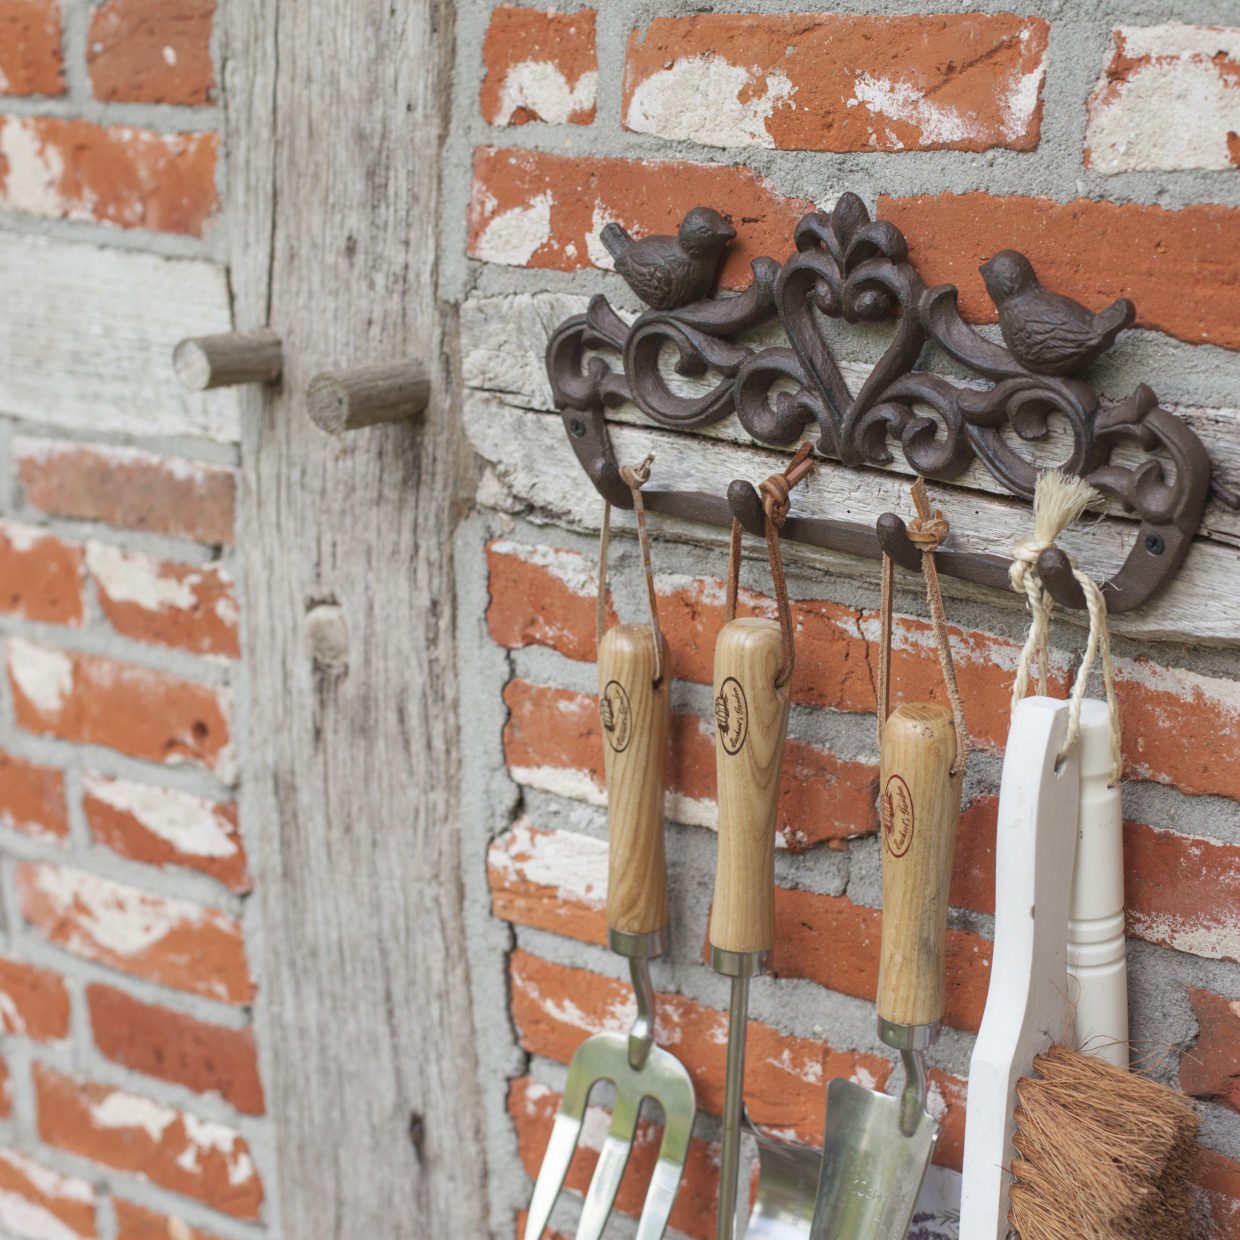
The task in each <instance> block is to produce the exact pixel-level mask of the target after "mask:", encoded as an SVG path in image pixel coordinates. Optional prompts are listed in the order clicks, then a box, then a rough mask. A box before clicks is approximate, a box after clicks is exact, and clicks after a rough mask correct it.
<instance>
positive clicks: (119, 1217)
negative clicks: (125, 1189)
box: [112, 1197, 219, 1240]
mask: <svg viewBox="0 0 1240 1240" xmlns="http://www.w3.org/2000/svg"><path fill="white" fill-rule="evenodd" d="M112 1208H113V1210H114V1211H115V1212H116V1240H219V1238H218V1237H217V1236H214V1235H210V1234H208V1233H207V1232H205V1231H199V1230H198V1228H197V1227H190V1226H188V1225H187V1224H186V1223H185V1222H184V1221H183V1220H182V1219H179V1218H171V1217H169V1216H168V1215H166V1214H156V1213H155V1212H154V1211H153V1210H144V1209H143V1208H142V1207H141V1206H135V1205H134V1204H133V1203H132V1202H129V1201H122V1200H121V1199H120V1198H119V1197H113V1198H112Z"/></svg>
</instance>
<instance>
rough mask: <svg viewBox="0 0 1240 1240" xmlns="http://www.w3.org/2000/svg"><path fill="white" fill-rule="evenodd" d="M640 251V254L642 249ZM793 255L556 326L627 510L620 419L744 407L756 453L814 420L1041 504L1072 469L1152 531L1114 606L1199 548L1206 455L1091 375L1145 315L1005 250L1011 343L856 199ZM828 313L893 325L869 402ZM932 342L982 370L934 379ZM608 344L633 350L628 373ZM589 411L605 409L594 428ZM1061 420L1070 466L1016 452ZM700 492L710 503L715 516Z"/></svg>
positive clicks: (864, 445)
mask: <svg viewBox="0 0 1240 1240" xmlns="http://www.w3.org/2000/svg"><path fill="white" fill-rule="evenodd" d="M655 240H656V239H654V238H652V239H650V241H651V243H652V247H653V242H654V241H655ZM657 240H658V241H659V242H660V245H661V246H662V248H661V249H656V248H652V254H655V253H657V254H658V255H660V256H666V255H667V254H668V253H670V252H672V250H674V243H673V242H672V239H670V238H660V239H657ZM629 244H630V245H631V246H632V247H634V249H636V248H637V247H640V246H642V245H643V244H644V243H643V242H640V241H639V242H630V243H629ZM795 244H796V251H795V253H794V254H792V256H791V257H789V258H788V260H787V261H786V262H784V263H783V264H782V265H781V264H778V263H776V262H774V261H773V260H772V259H769V258H758V259H755V260H754V262H753V280H752V282H751V283H750V285H749V287H748V288H747V289H746V290H745V291H744V292H742V293H741V294H739V295H737V296H734V297H727V298H718V299H713V300H705V301H696V302H693V303H692V304H689V305H683V306H677V307H674V308H672V309H666V308H664V309H657V310H656V309H651V310H647V311H646V312H645V313H643V314H641V315H639V316H638V318H637V319H636V320H635V321H634V322H633V323H632V324H631V325H627V326H626V325H625V323H624V322H623V320H621V319H620V317H619V316H618V315H617V314H616V313H615V311H613V310H612V309H611V307H610V306H609V305H608V303H607V301H606V300H605V298H603V297H602V296H596V297H595V298H594V299H593V300H592V301H591V303H590V307H589V310H588V311H587V313H586V314H584V315H580V316H577V317H574V318H571V319H568V320H567V321H566V322H564V323H563V324H562V325H561V326H560V327H559V328H558V329H557V330H556V332H555V333H554V335H553V336H552V338H551V341H550V343H549V345H548V348H547V369H548V373H549V375H550V378H551V384H552V390H553V392H554V394H555V399H556V402H557V404H558V405H559V407H560V408H561V409H562V410H563V411H565V420H566V424H567V425H568V426H569V429H570V434H571V435H572V436H573V438H574V440H575V442H574V447H575V449H576V450H577V452H578V456H579V457H580V458H581V460H582V463H583V464H584V465H585V466H586V468H587V470H588V472H589V473H590V475H591V477H592V478H593V479H594V481H595V484H596V485H597V486H599V488H600V490H603V491H604V493H606V492H607V491H608V490H613V491H614V492H615V494H616V496H617V497H618V498H620V499H621V502H623V496H622V494H621V491H620V490H619V489H618V488H616V487H614V485H613V481H614V480H612V479H611V476H610V475H611V473H612V472H613V471H614V461H611V457H610V445H609V443H608V440H607V435H606V427H605V425H604V424H603V421H602V416H601V415H602V411H603V410H604V408H606V407H612V406H615V405H616V404H618V403H620V402H622V401H626V400H631V401H633V402H634V403H635V404H636V405H637V406H638V407H639V408H640V409H641V410H642V412H643V413H645V414H646V416H647V417H649V418H650V419H651V420H652V421H653V422H656V423H658V424H659V425H661V426H666V427H670V428H675V429H688V428H695V427H703V426H709V425H711V424H713V423H715V422H718V421H719V420H720V419H721V418H724V417H726V416H727V415H728V414H730V413H733V412H734V413H735V414H736V416H737V418H738V420H739V422H740V423H741V425H742V426H743V427H744V428H745V430H746V431H747V432H748V433H749V434H750V435H751V436H752V437H753V438H754V439H755V440H756V441H757V442H759V443H763V444H769V445H773V446H786V445H789V444H793V443H796V442H797V441H798V440H799V439H801V438H802V437H803V435H804V433H805V429H806V428H807V427H809V426H816V427H817V437H816V440H815V442H814V448H815V451H816V453H817V455H819V456H821V457H825V458H829V459H835V460H838V461H840V462H842V463H843V464H844V465H846V466H849V467H857V466H862V465H888V464H890V463H891V462H892V460H893V446H894V445H898V446H899V449H900V451H901V452H902V453H903V455H904V458H905V460H906V461H907V462H908V464H909V465H910V466H911V467H912V468H913V469H914V470H915V471H916V472H917V473H919V474H921V475H922V476H924V477H926V478H933V479H938V480H941V481H948V480H950V479H953V478H956V477H958V476H959V475H960V474H961V473H962V472H963V471H964V470H966V469H967V468H968V467H969V466H970V464H971V463H972V462H973V461H979V462H981V464H982V465H983V466H984V467H985V468H986V469H987V470H988V471H989V473H990V474H991V475H992V476H993V477H994V478H995V479H997V480H998V481H999V482H1000V483H1002V484H1003V486H1004V487H1006V488H1007V489H1008V490H1009V491H1010V492H1011V493H1012V494H1014V495H1017V496H1021V497H1023V498H1026V499H1030V498H1032V496H1033V490H1034V484H1035V482H1036V480H1037V476H1038V473H1039V472H1040V471H1041V470H1043V469H1046V468H1059V469H1061V470H1063V471H1064V472H1066V473H1069V474H1073V475H1076V476H1078V477H1082V478H1085V479H1086V480H1087V481H1088V482H1090V483H1091V484H1092V485H1094V486H1095V487H1097V488H1098V489H1099V490H1100V491H1102V492H1104V493H1105V494H1107V495H1108V496H1110V497H1112V498H1113V499H1115V500H1116V501H1118V502H1119V503H1120V504H1121V505H1123V507H1124V508H1125V509H1127V510H1130V511H1132V512H1134V513H1135V514H1136V515H1138V516H1139V517H1140V518H1141V519H1142V522H1143V527H1142V530H1141V531H1140V536H1139V538H1138V546H1137V548H1136V549H1135V550H1134V552H1133V555H1132V556H1130V557H1129V562H1128V563H1126V564H1125V566H1124V569H1123V570H1122V571H1121V573H1120V574H1119V575H1118V576H1117V577H1116V578H1115V579H1114V580H1113V581H1112V582H1111V583H1110V588H1109V594H1110V602H1111V606H1112V608H1113V609H1116V610H1125V609H1127V608H1129V607H1133V606H1137V605H1138V604H1139V603H1140V602H1142V601H1144V599H1145V598H1148V597H1149V595H1150V594H1152V593H1153V591H1154V590H1155V589H1156V588H1157V587H1158V585H1159V584H1160V583H1161V582H1162V581H1163V580H1165V578H1166V577H1167V576H1169V574H1170V573H1171V572H1172V571H1173V570H1174V568H1175V567H1176V565H1177V564H1178V562H1179V560H1180V559H1182V557H1183V555H1184V554H1185V552H1186V551H1187V547H1188V543H1189V541H1190V539H1191V537H1192V534H1193V532H1194V531H1195V529H1196V527H1197V524H1198V521H1199V519H1200V515H1201V510H1202V507H1203V506H1204V504H1205V500H1206V497H1207V493H1208V491H1209V486H1210V483H1209V477H1210V464H1209V460H1208V458H1207V457H1206V454H1205V450H1204V449H1203V448H1202V446H1201V444H1200V442H1199V441H1198V439H1197V437H1196V436H1195V435H1194V434H1193V432H1192V431H1191V430H1190V429H1189V428H1188V427H1187V426H1186V425H1185V424H1184V423H1183V422H1181V421H1180V420H1179V419H1178V418H1176V417H1175V416H1174V415H1173V414H1171V413H1169V412H1168V411H1166V410H1164V409H1161V408H1159V407H1158V402H1157V399H1156V398H1155V397H1154V395H1153V393H1152V392H1151V391H1150V390H1149V388H1147V387H1145V386H1144V385H1141V386H1140V387H1138V388H1137V390H1136V391H1135V392H1133V394H1132V395H1131V396H1130V397H1129V398H1128V399H1127V400H1125V401H1123V402H1121V403H1120V404H1117V405H1105V404H1103V402H1102V401H1101V400H1100V398H1099V396H1098V394H1097V392H1096V391H1095V390H1094V389H1093V388H1092V387H1091V386H1090V385H1089V384H1088V383H1087V382H1085V381H1084V380H1083V379H1081V378H1078V377H1076V372H1078V371H1080V370H1081V369H1083V368H1084V367H1085V366H1087V365H1088V364H1089V362H1090V361H1092V360H1093V359H1094V358H1095V357H1096V356H1098V354H1099V353H1101V352H1102V351H1103V350H1104V349H1105V348H1107V347H1108V346H1109V345H1110V343H1111V341H1112V340H1113V339H1114V337H1115V335H1116V334H1117V333H1118V332H1119V331H1120V330H1121V329H1122V328H1123V327H1126V326H1128V325H1129V324H1130V323H1131V321H1132V318H1133V316H1134V314H1135V310H1134V309H1133V307H1132V304H1131V303H1130V302H1127V301H1119V302H1116V303H1115V304H1114V305H1113V306H1111V307H1108V308H1107V309H1106V310H1104V311H1102V312H1100V313H1098V314H1094V313H1093V312H1091V311H1089V310H1087V309H1086V308H1085V307H1083V306H1081V305H1079V304H1078V303H1076V302H1074V301H1071V300H1070V299H1069V298H1066V297H1063V296H1061V295H1059V294H1056V293H1052V292H1049V291H1047V290H1045V289H1043V288H1042V287H1041V286H1040V285H1039V284H1038V282H1037V279H1036V277H1035V276H1034V274H1033V268H1032V267H1031V266H1030V265H1029V263H1028V261H1027V260H1026V259H1025V258H1024V257H1023V256H1022V255H1020V254H1018V253H1016V252H1015V251H1011V250H1005V251H1003V252H1002V253H1001V254H999V255H996V256H995V257H994V258H993V259H991V260H990V262H989V263H988V264H986V266H985V267H984V268H983V277H984V278H985V280H986V284H987V288H988V289H989V291H990V293H991V296H992V297H993V298H994V299H995V302H996V305H997V307H998V309H999V324H1000V332H1001V334H1002V337H1003V343H1002V344H1000V343H998V342H996V341H993V340H990V339H988V338H987V337H985V336H983V335H982V334H981V333H980V332H978V331H977V330H975V329H974V328H973V327H971V326H969V325H968V324H967V323H965V321H964V320H963V319H962V318H961V316H960V312H959V309H958V306H957V292H956V288H955V287H954V286H953V285H948V284H943V285H938V286H936V287H933V288H928V287H927V286H926V284H925V282H924V281H923V280H922V278H921V276H920V275H919V274H918V272H917V270H916V269H915V268H914V267H913V266H912V264H911V263H910V262H909V261H908V246H907V243H906V242H905V239H904V237H903V235H902V234H901V232H900V231H899V229H898V228H896V227H895V226H894V225H893V224H891V223H889V222H887V221H884V220H871V219H870V216H869V213H868V212H867V210H866V208H865V205H864V204H863V203H862V201H861V199H860V198H858V197H857V196H856V195H855V194H845V195H844V196H843V197H841V198H840V200H839V201H838V203H837V204H836V206H835V208H834V210H833V211H832V212H831V213H830V214H829V215H827V214H824V213H822V212H811V213H810V214H808V215H806V216H804V217H803V218H802V219H801V221H800V222H799V224H798V225H797V228H796V231H795ZM669 246H670V247H671V249H669ZM637 257H639V258H640V254H638V255H637ZM660 261H663V259H662V258H661V259H660ZM626 278H627V277H626ZM634 287H636V286H634ZM665 304H666V303H665ZM776 317H778V319H779V321H780V323H781V324H782V327H783V330H784V333H785V335H786V336H787V339H788V345H774V346H769V347H765V348H755V347H752V346H751V345H748V344H746V343H744V342H743V340H741V339H739V337H742V336H743V335H744V334H745V333H747V332H749V331H751V330H752V329H754V328H756V327H759V326H761V325H763V324H764V323H768V322H771V321H773V320H774V319H775V318H776ZM827 319H838V320H842V321H843V322H845V323H862V322H866V323H873V322H887V321H894V323H895V331H894V333H893V334H892V338H891V341H890V343H889V344H888V346H887V348H886V350H885V351H884V352H883V354H882V356H881V357H880V359H879V361H878V363H877V365H875V366H874V368H873V370H872V371H871V373H870V375H869V376H868V378H867V379H866V380H865V382H864V383H863V384H862V385H861V388H860V390H859V391H857V393H856V394H855V395H854V394H853V393H852V392H850V391H849V388H848V386H847V384H846V383H845V381H844V377H843V374H842V373H841V370H840V367H839V364H838V362H837V361H836V358H835V355H834V353H833V351H832V348H831V345H830V342H829V339H828V335H827V333H826V332H825V331H824V323H825V320H827ZM927 343H933V344H934V345H935V346H937V347H938V349H940V350H941V351H942V352H943V353H944V354H946V355H947V356H948V357H950V358H952V359H954V360H955V361H956V362H957V363H958V364H960V365H961V366H963V367H965V368H966V369H967V370H968V371H969V372H970V373H971V374H972V375H973V376H977V378H975V379H970V380H963V379H960V378H958V377H955V376H954V375H948V374H940V373H935V372H932V371H930V370H925V369H918V362H919V360H920V359H921V357H922V354H923V350H924V348H925V346H926V345H927ZM600 350H602V351H609V352H611V353H614V354H618V355H619V357H620V361H621V369H619V370H616V369H613V367H612V365H610V364H609V362H608V361H607V360H605V359H604V358H603V357H602V356H600V355H599V351H600ZM668 350H671V351H672V352H673V353H674V356H675V364H674V369H675V371H676V373H678V374H680V375H682V376H688V377H692V378H696V379H701V378H702V377H704V376H707V375H710V376H714V377H716V378H717V380H718V381H717V382H716V383H714V385H713V386H710V387H708V388H706V389H705V390H704V391H701V392H699V393H695V394H693V395H682V394H680V393H678V392H676V391H674V390H673V389H672V387H671V386H669V384H668V381H667V380H666V378H665V377H664V373H663V370H662V369H661V361H662V359H663V358H664V357H666V356H668V352H667V351H668ZM979 380H981V381H984V382H985V383H987V384H988V386H979ZM581 414H585V415H593V416H588V417H587V418H586V419H584V420H583V419H582V418H581V417H580V416H576V415H581ZM1052 418H1059V419H1062V421H1063V423H1064V424H1065V425H1066V426H1067V428H1068V430H1069V438H1068V440H1067V442H1066V444H1065V447H1064V450H1063V455H1062V459H1060V460H1059V461H1057V462H1048V461H1047V460H1046V459H1045V457H1046V452H1045V449H1043V451H1042V452H1041V453H1039V454H1037V455H1036V456H1035V455H1034V454H1032V453H1031V454H1029V455H1026V454H1025V453H1023V452H1022V451H1021V450H1020V447H1019V445H1020V443H1022V442H1024V443H1031V444H1032V443H1037V442H1042V441H1045V440H1046V439H1047V438H1048V435H1049V432H1050V428H1051V419H1052ZM577 428H584V429H581V430H580V432H579V430H578V429H577ZM1007 431H1010V432H1012V434H1008V433H1005V432H1007ZM1120 439H1131V440H1135V441H1136V442H1137V443H1138V444H1139V445H1140V446H1141V447H1142V448H1143V449H1144V450H1145V451H1147V452H1154V451H1156V450H1161V451H1162V452H1163V453H1164V454H1166V455H1169V456H1170V457H1171V459H1172V461H1173V464H1174V477H1173V478H1170V479H1168V477H1167V476H1166V474H1165V472H1164V470H1163V467H1162V465H1161V463H1160V462H1159V460H1157V459H1154V458H1152V457H1151V459H1149V460H1147V461H1145V462H1144V463H1142V464H1141V465H1139V466H1136V467H1127V466H1121V465H1116V464H1112V463H1110V457H1111V451H1112V448H1113V447H1114V445H1115V444H1116V442H1118V441H1119V440H1120ZM1222 493H1223V492H1222V489H1221V488H1220V494H1222ZM1223 498H1225V499H1229V500H1231V499H1234V498H1235V497H1234V496H1230V495H1227V494H1223ZM703 499H704V497H695V503H696V504H697V506H698V509H699V510H700V509H701V508H702V501H703ZM666 507H667V510H669V511H671V510H672V508H671V506H670V505H667V506H666ZM699 515H701V514H700V512H699ZM1145 526H1150V527H1151V530H1146V529H1145ZM1154 526H1157V527H1159V528H1158V529H1157V530H1153V529H1152V527H1154ZM827 538H828V535H826V534H822V535H821V537H818V538H816V539H815V541H824V540H826V539H827ZM854 541H855V540H854ZM824 545H827V543H826V542H825V541H824ZM948 571H951V569H950V568H948Z"/></svg>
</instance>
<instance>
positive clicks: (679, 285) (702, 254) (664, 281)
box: [599, 207, 736, 310]
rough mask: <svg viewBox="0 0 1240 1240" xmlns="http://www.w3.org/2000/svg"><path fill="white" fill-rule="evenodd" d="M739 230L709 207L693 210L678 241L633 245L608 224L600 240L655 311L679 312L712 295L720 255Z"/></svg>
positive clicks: (667, 239)
mask: <svg viewBox="0 0 1240 1240" xmlns="http://www.w3.org/2000/svg"><path fill="white" fill-rule="evenodd" d="M735 236H736V230H735V229H734V228H733V227H732V226H731V225H730V224H729V223H728V222H727V220H725V219H724V218H723V216H722V215H720V214H719V212H718V211H714V210H712V209H711V208H710V207H694V208H693V210H692V211H690V212H689V214H688V215H686V216H685V218H684V219H683V220H682V221H681V225H680V227H679V228H678V229H677V230H676V235H675V236H674V237H643V238H642V239H641V240H640V241H634V240H633V238H632V237H630V236H629V234H628V233H626V232H625V231H624V229H623V228H621V227H620V225H619V224H604V225H603V230H602V232H600V233H599V240H600V241H602V243H603V244H604V245H605V246H606V247H607V251H608V253H609V254H610V255H611V256H612V258H614V259H615V260H616V270H617V271H618V272H619V273H620V274H621V275H622V276H623V277H624V282H625V283H626V284H627V285H628V286H629V288H631V289H632V290H633V292H635V293H636V294H637V295H638V297H640V298H641V299H642V301H644V302H645V303H646V305H648V306H650V307H651V308H652V309H654V310H675V309H676V308H677V307H678V306H687V305H688V304H689V303H690V302H691V301H700V300H701V299H702V298H703V297H706V296H708V295H709V294H710V291H711V288H712V286H713V285H714V283H715V269H716V268H717V267H718V265H719V255H720V254H721V253H722V252H723V247H724V246H725V245H727V243H728V242H729V241H731V240H732V238H733V237H735Z"/></svg>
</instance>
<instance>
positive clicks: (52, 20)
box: [0, 0, 65, 95]
mask: <svg viewBox="0 0 1240 1240" xmlns="http://www.w3.org/2000/svg"><path fill="white" fill-rule="evenodd" d="M60 39H61V27H60V0H0V95H63V94H64V93H65V75H64V57H63V56H62V55H61V51H60Z"/></svg>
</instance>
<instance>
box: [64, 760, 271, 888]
mask: <svg viewBox="0 0 1240 1240" xmlns="http://www.w3.org/2000/svg"><path fill="white" fill-rule="evenodd" d="M82 793H83V795H82V809H83V812H84V813H85V815H86V822H87V825H88V826H89V827H90V833H91V838H92V839H94V840H95V842H96V843H98V844H105V845H106V846H107V847H108V848H111V849H112V850H113V851H114V852H117V853H119V854H120V855H121V856H123V857H129V858H131V859H132V860H134V861H142V862H144V863H145V864H147V865H161V866H163V865H178V866H185V867H186V868H188V869H191V870H201V871H202V873H204V874H209V875H211V877H212V878H214V879H217V880H218V881H219V882H221V883H223V884H224V885H225V886H226V887H228V888H229V889H230V890H232V891H249V890H250V888H251V886H252V884H251V881H250V873H249V868H248V866H247V864H246V857H245V847H244V845H243V843H242V840H241V832H240V829H239V827H238V811H237V806H236V804H234V803H232V802H220V801H207V800H204V799H203V798H202V797H196V796H191V795H190V794H189V793H187V792H177V791H175V790H173V789H171V788H160V787H157V786H156V785H154V784H139V783H135V782H134V781H133V780H128V779H110V778H108V777H107V776H105V775H99V774H97V773H95V772H93V771H84V772H83V774H82Z"/></svg>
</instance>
